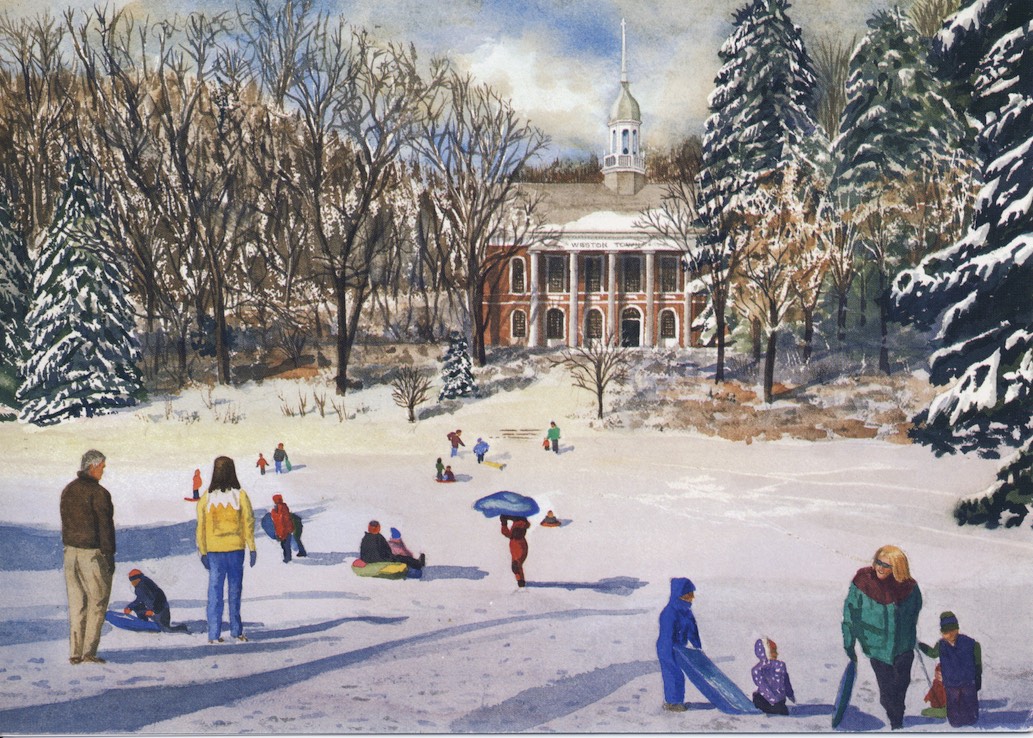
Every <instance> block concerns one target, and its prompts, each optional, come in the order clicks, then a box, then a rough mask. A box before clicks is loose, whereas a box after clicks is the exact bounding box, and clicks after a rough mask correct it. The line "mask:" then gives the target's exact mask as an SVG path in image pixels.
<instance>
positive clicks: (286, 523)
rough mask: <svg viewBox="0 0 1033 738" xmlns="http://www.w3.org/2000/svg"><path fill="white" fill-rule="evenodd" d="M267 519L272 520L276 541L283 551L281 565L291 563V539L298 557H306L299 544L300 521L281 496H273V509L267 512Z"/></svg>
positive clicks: (302, 547)
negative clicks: (295, 545) (296, 547)
mask: <svg viewBox="0 0 1033 738" xmlns="http://www.w3.org/2000/svg"><path fill="white" fill-rule="evenodd" d="M269 517H271V518H272V519H273V529H274V530H275V531H276V540H278V541H279V542H280V548H282V549H283V563H285V564H289V563H290V561H291V537H293V538H294V541H295V543H297V544H298V557H299V558H300V557H303V556H308V554H307V553H306V552H305V547H304V546H303V545H302V544H301V521H300V520H299V519H298V516H297V515H295V514H294V513H292V512H291V509H290V508H289V507H287V503H286V502H284V501H283V495H273V509H272V510H270V511H269Z"/></svg>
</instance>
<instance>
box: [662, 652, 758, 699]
mask: <svg viewBox="0 0 1033 738" xmlns="http://www.w3.org/2000/svg"><path fill="white" fill-rule="evenodd" d="M674 660H675V661H676V662H677V663H678V666H680V667H681V670H682V671H683V672H685V676H686V677H688V679H689V681H690V682H692V686H694V687H695V688H696V689H698V690H699V693H700V694H702V695H703V696H704V697H706V699H707V702H709V703H710V704H712V705H713V706H714V707H716V708H717V709H718V710H720V711H721V712H723V713H725V714H726V715H752V714H754V713H759V712H760V710H758V709H757V707H756V705H754V704H753V701H752V700H751V699H750V698H749V697H747V696H746V695H745V694H743V691H742V690H741V689H739V688H738V687H737V686H735V683H734V682H733V681H732V680H731V679H729V678H728V677H727V676H725V673H724V672H723V671H721V670H720V669H718V668H717V666H716V665H715V664H714V662H713V661H711V660H710V658H709V657H708V656H707V655H706V654H705V653H703V652H702V651H700V650H699V649H698V648H685V647H684V646H677V645H676V646H675V647H674Z"/></svg>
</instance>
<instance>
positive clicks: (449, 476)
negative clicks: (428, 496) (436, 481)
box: [441, 466, 456, 482]
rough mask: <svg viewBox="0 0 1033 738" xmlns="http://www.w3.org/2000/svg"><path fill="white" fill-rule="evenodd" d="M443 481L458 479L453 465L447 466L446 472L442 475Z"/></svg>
mask: <svg viewBox="0 0 1033 738" xmlns="http://www.w3.org/2000/svg"><path fill="white" fill-rule="evenodd" d="M441 481H442V482H454V481H456V475H455V472H453V471H452V467H450V466H446V467H445V473H444V474H442V475H441Z"/></svg>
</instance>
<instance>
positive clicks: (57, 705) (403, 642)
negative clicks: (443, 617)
mask: <svg viewBox="0 0 1033 738" xmlns="http://www.w3.org/2000/svg"><path fill="white" fill-rule="evenodd" d="M647 612H649V611H648V610H643V609H636V610H588V609H585V610H560V611H557V612H551V613H540V614H537V615H517V616H513V617H508V618H499V619H497V620H488V621H484V622H480V623H468V624H464V625H457V626H451V627H448V628H441V629H439V630H433V631H430V632H428V633H423V634H420V635H416V636H411V637H408V638H400V639H398V640H394V641H387V642H384V643H377V644H374V645H372V646H367V647H365V648H359V649H356V650H354V651H348V652H345V653H337V654H332V655H330V656H326V657H324V658H321V659H316V660H314V661H309V662H306V663H304V664H292V665H290V666H285V667H281V668H278V669H271V670H270V671H263V672H258V673H254V674H250V675H248V677H247V679H234V680H225V679H219V680H213V681H198V682H193V683H191V684H184V685H181V686H172V685H153V686H148V687H131V688H121V687H120V688H117V689H111V690H107V691H105V692H102V693H101V694H97V695H93V696H90V697H80V698H77V699H71V700H66V701H64V702H51V703H47V704H43V705H31V706H28V707H16V708H11V709H8V710H0V732H2V733H4V734H10V733H33V734H40V733H64V734H83V733H86V734H97V733H121V732H137V731H140V730H142V729H143V728H145V727H147V726H148V725H152V724H155V723H160V722H162V721H165V720H174V719H176V718H178V717H181V716H183V715H187V714H190V713H193V712H197V711H199V710H206V709H208V708H211V707H216V706H225V705H229V704H232V703H234V702H236V701H238V700H241V699H250V698H253V697H255V696H257V695H260V694H262V693H266V692H277V693H283V690H285V689H287V688H289V687H291V686H293V685H295V684H298V683H299V682H303V681H305V680H308V679H312V678H314V677H317V676H320V675H322V674H325V673H327V672H331V671H336V670H338V669H345V668H348V667H350V666H355V665H356V664H366V663H370V662H378V661H383V662H386V663H390V662H391V660H392V659H393V658H394V654H393V653H392V651H394V650H395V649H398V648H404V647H406V646H412V645H417V644H421V643H431V642H434V641H439V640H444V639H448V638H454V637H456V636H461V635H466V634H469V633H475V632H477V631H481V630H487V629H490V628H498V627H503V626H507V625H521V624H526V623H527V622H528V621H529V620H571V619H575V618H583V617H600V616H607V617H637V616H640V615H643V614H645V613H647ZM241 645H242V646H243V647H244V648H247V647H248V646H250V645H251V644H241ZM213 648H226V646H219V647H213ZM231 648H232V646H231ZM204 653H206V654H208V653H211V652H210V651H208V650H205V651H204ZM107 656H108V654H105V657H107ZM641 663H642V664H652V662H641ZM90 668H92V667H90ZM641 668H644V667H641ZM618 686H619V685H618Z"/></svg>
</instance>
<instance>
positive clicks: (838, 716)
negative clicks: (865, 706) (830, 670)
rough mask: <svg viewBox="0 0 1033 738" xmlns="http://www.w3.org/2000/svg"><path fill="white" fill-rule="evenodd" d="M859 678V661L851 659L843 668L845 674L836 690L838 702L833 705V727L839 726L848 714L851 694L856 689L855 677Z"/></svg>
mask: <svg viewBox="0 0 1033 738" xmlns="http://www.w3.org/2000/svg"><path fill="white" fill-rule="evenodd" d="M856 678H857V662H856V661H851V662H850V663H848V664H847V665H846V669H844V670H843V676H842V678H841V679H840V680H839V689H837V690H836V703H835V704H834V705H833V706H832V727H833V728H838V727H839V724H840V723H841V722H843V716H844V715H846V709H847V708H848V707H849V706H850V695H851V694H852V693H853V691H854V679H856Z"/></svg>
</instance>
